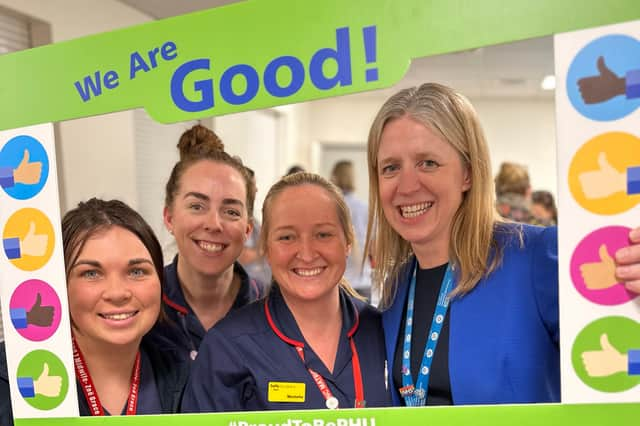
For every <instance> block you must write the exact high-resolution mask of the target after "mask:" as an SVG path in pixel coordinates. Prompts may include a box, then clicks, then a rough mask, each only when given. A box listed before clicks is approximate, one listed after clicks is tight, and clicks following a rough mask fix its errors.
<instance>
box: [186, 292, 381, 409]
mask: <svg viewBox="0 0 640 426" xmlns="http://www.w3.org/2000/svg"><path fill="white" fill-rule="evenodd" d="M265 303H266V304H268V305H267V307H268V309H269V312H270V313H271V316H272V318H273V322H274V324H275V327H277V329H279V330H280V332H281V333H282V334H283V335H284V336H286V337H287V338H289V339H293V340H296V341H299V342H303V343H304V342H305V340H304V337H303V336H302V333H301V332H300V329H299V328H298V325H297V324H296V321H295V319H294V317H293V315H292V313H291V311H290V310H289V308H288V307H287V305H286V303H285V301H284V299H283V297H282V294H281V293H280V291H279V290H278V288H277V287H275V286H274V288H273V289H272V291H271V293H270V295H269V297H268V298H267V299H266V300H263V301H261V302H259V303H253V304H251V305H249V306H247V307H245V308H244V309H242V310H240V311H237V312H234V313H233V314H231V315H229V316H228V317H227V318H225V319H224V320H222V321H220V322H219V323H218V324H216V326H215V327H213V328H212V329H211V330H210V331H209V333H208V334H207V336H206V337H205V339H204V340H203V342H202V346H201V347H200V353H199V354H198V358H197V359H196V362H195V363H194V364H193V367H192V374H191V377H190V379H189V383H188V384H187V388H186V390H185V395H184V398H183V400H182V411H183V412H212V411H243V410H252V411H258V410H298V409H319V408H325V407H326V405H325V398H324V397H323V395H322V394H321V392H320V390H319V389H318V387H317V386H316V383H315V382H314V380H313V379H312V377H311V375H310V374H309V371H308V368H311V369H313V370H315V371H316V372H317V373H318V374H319V375H320V376H322V377H323V378H324V380H325V381H326V383H327V385H328V386H329V389H330V390H331V392H332V393H333V396H334V397H336V398H337V399H338V401H339V407H341V408H353V407H354V403H355V389H354V388H355V387H354V379H353V368H352V367H353V365H352V351H351V348H350V345H349V339H348V337H347V333H348V332H349V331H351V330H352V329H353V328H354V327H356V329H355V333H354V334H353V339H354V343H355V346H356V348H357V353H358V357H359V359H360V368H361V371H362V381H363V388H364V399H365V400H366V406H367V407H383V406H388V405H389V404H390V399H389V398H390V397H389V394H388V392H387V389H386V383H385V354H384V337H383V334H382V327H381V322H380V313H379V312H378V311H377V310H376V309H375V308H373V307H372V306H370V305H367V304H366V303H364V302H362V301H359V300H356V299H353V298H351V297H350V296H348V295H347V294H346V292H344V291H343V290H341V291H340V307H341V311H342V332H341V336H340V341H339V343H338V353H337V355H336V360H335V365H334V369H333V373H331V372H330V371H329V370H328V369H327V368H326V367H325V365H324V364H323V362H322V361H321V360H320V358H319V357H318V356H317V355H316V354H315V353H314V352H313V349H312V348H311V347H310V346H309V345H307V344H306V343H305V345H304V355H305V362H303V361H302V360H301V358H300V356H299V355H298V353H297V352H296V349H295V347H294V346H292V345H290V344H289V343H287V342H285V341H284V340H283V339H282V338H281V337H279V336H278V335H276V332H275V331H274V329H273V328H272V327H271V326H270V325H269V323H268V321H267V317H266V313H265ZM269 382H284V383H288V384H290V383H294V384H296V386H297V389H300V388H301V385H300V384H302V383H304V387H305V391H304V392H303V394H304V402H302V401H292V402H275V401H273V400H272V401H270V400H269V397H268V389H269ZM272 399H273V398H272Z"/></svg>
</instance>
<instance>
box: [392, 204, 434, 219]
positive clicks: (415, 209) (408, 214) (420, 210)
mask: <svg viewBox="0 0 640 426" xmlns="http://www.w3.org/2000/svg"><path fill="white" fill-rule="evenodd" d="M432 206H433V201H427V202H425V203H419V204H412V205H409V206H400V207H398V210H400V215H401V216H402V217H403V218H405V219H411V218H414V217H417V216H420V215H423V214H425V213H426V212H427V210H429V209H430V208H431V207H432Z"/></svg>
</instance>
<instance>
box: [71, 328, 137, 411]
mask: <svg viewBox="0 0 640 426" xmlns="http://www.w3.org/2000/svg"><path fill="white" fill-rule="evenodd" d="M73 365H74V367H75V370H76V378H77V379H78V380H79V381H80V386H81V387H82V392H83V393H84V397H85V399H86V400H87V404H89V411H91V415H92V416H104V408H103V407H102V404H101V403H100V398H98V393H97V392H96V388H95V386H94V385H93V380H91V374H89V369H88V368H87V367H86V365H87V364H86V363H85V361H84V357H83V356H82V352H80V348H79V347H78V345H77V344H76V339H73ZM139 390H140V351H138V353H137V354H136V360H135V362H134V364H133V371H132V372H131V387H130V388H129V397H128V398H127V409H126V412H125V413H126V414H125V415H127V416H133V415H135V414H136V411H137V410H138V392H139Z"/></svg>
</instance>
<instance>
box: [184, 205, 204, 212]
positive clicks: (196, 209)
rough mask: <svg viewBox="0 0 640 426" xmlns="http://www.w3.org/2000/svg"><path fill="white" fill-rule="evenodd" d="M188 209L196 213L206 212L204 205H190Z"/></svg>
mask: <svg viewBox="0 0 640 426" xmlns="http://www.w3.org/2000/svg"><path fill="white" fill-rule="evenodd" d="M187 208H188V209H189V210H191V211H194V212H201V211H203V210H204V205H203V204H202V203H189V205H188V206H187Z"/></svg>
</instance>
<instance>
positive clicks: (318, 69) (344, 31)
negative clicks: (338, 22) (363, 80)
mask: <svg viewBox="0 0 640 426" xmlns="http://www.w3.org/2000/svg"><path fill="white" fill-rule="evenodd" d="M329 59H333V60H334V61H336V65H337V67H338V69H337V72H336V75H335V76H333V77H327V76H325V75H324V70H323V66H324V63H325V62H326V61H327V60H329ZM309 76H310V77H311V81H312V82H313V85H314V86H316V87H317V88H318V89H320V90H329V89H332V88H334V87H335V86H336V85H337V84H338V83H339V84H340V85H341V86H350V85H351V46H350V44H349V28H348V27H345V28H338V29H336V48H335V49H331V48H329V47H326V48H324V49H320V50H318V51H317V52H316V53H314V55H313V56H312V57H311V63H310V64H309Z"/></svg>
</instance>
